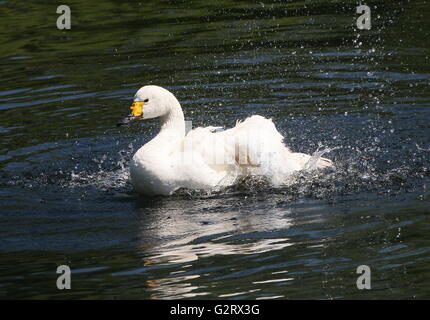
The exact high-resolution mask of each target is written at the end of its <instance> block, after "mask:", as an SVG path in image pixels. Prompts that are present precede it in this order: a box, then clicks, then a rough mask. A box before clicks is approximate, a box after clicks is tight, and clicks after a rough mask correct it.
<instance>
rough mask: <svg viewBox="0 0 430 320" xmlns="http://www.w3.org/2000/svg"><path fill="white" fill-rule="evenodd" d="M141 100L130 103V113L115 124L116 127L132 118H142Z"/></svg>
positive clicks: (130, 120)
mask: <svg viewBox="0 0 430 320" xmlns="http://www.w3.org/2000/svg"><path fill="white" fill-rule="evenodd" d="M143 105H144V102H143V101H138V102H133V104H132V105H131V107H130V109H131V114H129V115H128V116H127V117H125V118H124V119H123V120H122V121H120V122H118V123H117V124H116V126H117V127H119V126H122V125H125V124H128V123H130V122H132V121H134V120H139V119H142V117H143Z"/></svg>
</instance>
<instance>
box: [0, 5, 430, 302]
mask: <svg viewBox="0 0 430 320" xmlns="http://www.w3.org/2000/svg"><path fill="white" fill-rule="evenodd" d="M367 4H368V5H369V6H370V7H371V8H372V16H373V20H372V29H371V30H369V31H364V30H357V29H356V27H355V19H356V14H355V6H356V2H355V1H342V2H339V1H331V2H330V3H329V2H327V1H312V3H306V4H303V2H297V1H290V2H277V1H264V3H263V2H261V3H260V2H259V3H255V4H254V3H249V2H245V1H227V0H226V1H214V2H213V3H210V4H209V3H207V2H206V1H205V2H203V1H194V2H193V4H192V5H191V4H190V3H188V2H180V1H177V2H175V1H161V2H160V1H157V2H155V1H149V2H145V3H139V4H138V3H137V2H133V1H124V2H121V3H117V2H115V1H104V2H100V3H91V5H88V4H86V3H85V2H83V1H74V4H73V5H71V8H72V13H73V15H74V19H73V27H72V30H69V31H59V30H57V29H56V28H55V27H53V26H55V21H56V18H57V15H55V8H56V6H57V3H53V2H47V3H45V4H36V3H28V2H24V1H15V2H13V3H12V2H9V1H2V2H0V8H1V9H2V21H3V22H4V23H5V26H6V27H5V28H3V29H1V30H0V42H1V44H2V45H1V46H0V69H1V72H2V77H1V78H0V84H1V91H0V133H1V137H2V139H1V140H0V203H1V205H0V234H1V238H0V240H1V241H0V251H1V257H0V297H2V298H33V299H34V298H54V299H63V298H87V299H94V298H207V299H213V298H226V299H242V298H247V299H276V298H280V299H297V298H312V299H335V298H353V299H362V298H370V299H377V298H392V299H398V298H428V297H429V295H428V288H427V287H426V284H427V283H426V281H425V280H426V279H427V278H428V274H429V272H430V269H429V261H428V260H429V258H428V257H429V254H428V252H429V248H430V247H429V245H428V243H429V241H428V240H429V236H428V235H429V216H428V202H429V199H430V198H429V191H428V185H429V170H428V164H429V160H430V152H429V148H430V141H429V136H430V127H429V123H430V121H429V120H430V119H429V113H428V108H429V107H430V96H429V91H428V85H429V84H430V65H429V55H430V52H429V50H430V43H429V37H428V35H429V30H430V26H429V21H428V19H427V16H428V14H429V13H430V6H429V4H428V3H426V2H425V1H398V2H392V1H368V3H367ZM24 8H26V10H24ZM48 12H53V14H52V15H50V14H47V13H48ZM150 83H152V84H158V85H162V86H165V87H167V88H168V89H170V90H172V91H173V92H174V93H175V95H176V96H177V97H178V99H179V100H180V102H181V103H182V106H183V108H184V112H185V116H186V118H187V119H190V120H192V121H193V126H194V127H196V126H201V125H222V126H225V127H229V126H232V125H234V124H235V121H236V120H237V119H243V118H245V117H247V116H249V115H251V114H261V115H263V116H267V117H269V118H272V119H273V121H274V122H275V123H276V126H277V128H278V129H279V131H280V132H281V133H282V134H283V135H284V136H285V142H286V144H287V145H288V146H289V147H290V148H291V149H292V150H294V151H297V152H305V153H308V154H312V153H314V152H315V151H316V150H318V149H319V148H329V149H330V150H332V151H331V152H330V153H329V154H327V155H324V156H327V157H329V158H331V159H333V161H334V162H335V167H334V168H332V169H329V170H326V171H324V172H311V173H300V174H297V175H295V176H293V177H292V178H291V184H290V185H288V186H284V187H282V188H273V187H271V186H270V185H267V184H265V183H264V182H262V181H256V180H252V179H251V180H244V181H240V183H238V184H237V185H235V186H234V187H231V188H228V189H226V190H221V191H220V192H212V193H207V192H206V193H205V192H196V191H190V190H180V191H179V192H177V193H176V194H174V195H173V196H171V197H157V198H142V197H139V196H137V195H136V194H134V193H133V191H132V187H131V185H130V182H129V176H128V175H129V174H128V161H129V159H130V158H131V156H132V155H133V154H134V152H135V151H136V150H137V149H138V148H139V147H140V146H141V145H143V144H144V143H145V142H146V141H148V140H149V139H151V137H153V136H154V135H155V133H156V131H157V129H158V128H157V125H158V124H157V122H155V121H148V122H144V123H141V124H139V125H136V126H131V127H129V128H127V129H117V128H115V124H116V123H117V121H118V120H119V119H121V118H122V117H123V116H124V114H125V113H127V112H128V110H129V109H128V106H129V103H130V101H131V98H132V96H133V94H134V92H135V91H136V90H137V89H138V88H139V87H140V86H142V85H144V84H150ZM61 264H67V265H69V266H70V267H71V269H72V287H73V290H70V291H67V292H64V291H61V292H60V291H58V290H57V289H56V287H55V281H56V276H57V275H56V273H55V270H56V267H57V266H58V265H61ZM362 264H366V265H369V266H370V267H371V268H372V290H369V291H360V290H357V288H356V285H355V281H356V279H357V274H356V268H357V266H359V265H362Z"/></svg>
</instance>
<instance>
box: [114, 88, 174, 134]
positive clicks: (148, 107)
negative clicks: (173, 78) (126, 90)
mask: <svg viewBox="0 0 430 320" xmlns="http://www.w3.org/2000/svg"><path fill="white" fill-rule="evenodd" d="M174 104H179V102H178V100H177V99H176V98H175V96H174V95H173V94H172V93H171V92H170V91H168V90H166V89H164V88H162V87H159V86H154V85H148V86H144V87H142V88H140V89H139V90H138V91H137V92H136V94H135V95H134V99H133V104H132V105H131V107H130V109H131V113H130V114H129V115H128V116H127V117H126V118H125V119H123V120H122V121H121V122H119V123H118V124H117V126H120V125H124V124H127V123H130V122H132V121H135V120H143V119H152V118H158V117H162V116H164V115H167V114H168V113H169V112H170V110H171V109H172V105H174Z"/></svg>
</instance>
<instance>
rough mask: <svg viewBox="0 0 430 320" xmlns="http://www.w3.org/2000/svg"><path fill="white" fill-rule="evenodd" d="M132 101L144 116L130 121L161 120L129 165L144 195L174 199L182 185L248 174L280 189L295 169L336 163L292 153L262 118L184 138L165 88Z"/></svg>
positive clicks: (207, 185) (178, 112) (219, 182)
mask: <svg viewBox="0 0 430 320" xmlns="http://www.w3.org/2000/svg"><path fill="white" fill-rule="evenodd" d="M134 102H144V105H143V109H142V111H143V114H142V115H140V116H134V117H131V116H130V117H129V118H128V119H129V121H130V120H136V119H139V120H140V119H149V118H155V117H159V118H160V121H161V130H160V132H159V133H158V135H157V136H156V137H155V138H154V139H152V140H151V141H149V142H148V143H146V144H145V145H144V146H142V147H141V148H140V149H139V150H138V151H137V152H136V153H135V155H134V156H133V159H132V160H131V163H130V177H131V181H132V184H133V186H134V188H135V189H136V190H137V191H138V192H139V193H142V194H145V195H170V194H172V193H173V192H174V191H175V190H177V189H179V188H181V187H183V188H190V189H205V190H214V189H219V188H222V187H226V186H229V185H232V184H234V183H235V182H236V181H237V178H238V177H240V176H249V175H260V176H265V177H267V178H268V179H269V180H270V181H271V182H272V183H273V184H274V185H281V184H283V183H286V182H288V177H289V176H291V174H292V173H293V172H295V171H298V170H303V169H320V168H325V167H328V166H331V164H332V163H331V161H330V160H328V159H325V158H316V159H313V158H312V157H311V156H309V155H306V154H303V153H293V152H291V151H290V150H289V149H288V148H287V147H286V146H285V145H284V143H283V137H282V135H281V134H280V133H279V132H278V131H277V130H276V127H275V125H274V124H273V122H272V121H271V120H270V119H266V118H264V117H261V116H258V115H254V116H251V117H249V118H247V119H245V120H244V121H242V122H239V121H238V122H237V123H236V126H235V127H234V128H231V129H227V130H225V131H219V130H218V129H219V127H205V128H196V129H194V130H191V131H190V132H188V134H186V135H185V122H184V116H183V112H182V109H181V106H180V104H179V102H178V100H177V99H176V98H175V97H174V95H173V94H172V93H170V92H169V91H167V90H166V89H163V88H161V87H158V86H145V87H142V88H141V89H140V90H139V91H138V92H137V93H136V95H135V99H134ZM309 164H313V165H312V166H310V165H309Z"/></svg>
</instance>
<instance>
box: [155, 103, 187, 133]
mask: <svg viewBox="0 0 430 320" xmlns="http://www.w3.org/2000/svg"><path fill="white" fill-rule="evenodd" d="M175 100H176V99H175ZM160 124H161V130H160V134H162V133H164V132H166V133H169V135H171V134H174V135H176V136H177V137H179V138H184V137H185V121H184V113H183V112H182V108H181V105H180V104H179V102H178V101H174V103H172V104H171V106H170V110H169V111H168V112H167V114H165V115H163V116H161V117H160Z"/></svg>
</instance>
